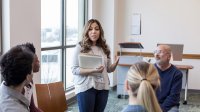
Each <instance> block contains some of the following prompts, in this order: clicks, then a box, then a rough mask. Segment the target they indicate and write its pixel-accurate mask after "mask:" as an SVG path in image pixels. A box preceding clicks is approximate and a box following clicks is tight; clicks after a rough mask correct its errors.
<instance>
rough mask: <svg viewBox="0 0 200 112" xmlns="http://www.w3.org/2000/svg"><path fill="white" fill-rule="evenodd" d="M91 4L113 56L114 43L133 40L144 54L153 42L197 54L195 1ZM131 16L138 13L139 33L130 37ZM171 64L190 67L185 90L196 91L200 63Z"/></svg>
mask: <svg viewBox="0 0 200 112" xmlns="http://www.w3.org/2000/svg"><path fill="white" fill-rule="evenodd" d="M91 1H93V4H92V5H93V7H92V11H91V10H90V12H91V13H92V15H93V16H92V17H96V18H97V19H99V20H100V21H101V23H102V24H103V27H104V31H105V36H106V39H107V40H108V41H109V42H111V45H112V46H114V47H113V49H112V50H113V53H115V52H116V51H117V50H119V47H118V45H117V43H118V42H124V41H133V40H136V41H139V42H141V43H142V44H143V46H144V50H143V51H144V52H152V51H153V50H154V49H155V47H156V45H157V43H171V44H173V43H174V44H184V54H200V50H199V48H200V44H199V42H200V38H199V37H200V33H199V29H200V21H199V20H200V13H199V10H200V6H199V4H200V1H199V0H161V1H158V0H91ZM133 13H140V14H141V22H142V23H141V25H142V26H141V28H142V30H141V31H142V34H141V35H139V36H133V35H131V17H132V14H133ZM112 33H113V34H112ZM112 41H114V42H112ZM173 63H176V64H177V63H178V64H189V65H193V66H194V69H192V70H190V71H189V89H198V90H199V89H200V86H198V84H199V80H198V79H200V75H199V74H198V73H200V69H199V63H200V60H194V59H184V60H183V61H182V62H173ZM114 80H115V79H114ZM114 82H115V81H114Z"/></svg>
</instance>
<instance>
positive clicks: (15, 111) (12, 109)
mask: <svg viewBox="0 0 200 112" xmlns="http://www.w3.org/2000/svg"><path fill="white" fill-rule="evenodd" d="M0 112H28V108H26V106H24V105H23V104H22V102H20V101H18V100H16V99H9V98H8V99H4V100H3V99H2V100H0Z"/></svg>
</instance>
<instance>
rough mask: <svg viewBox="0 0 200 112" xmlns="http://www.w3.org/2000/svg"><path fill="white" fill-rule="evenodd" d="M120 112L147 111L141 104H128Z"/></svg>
mask: <svg viewBox="0 0 200 112" xmlns="http://www.w3.org/2000/svg"><path fill="white" fill-rule="evenodd" d="M122 112H147V111H146V109H145V108H144V107H143V106H142V105H128V106H127V107H126V108H125V109H123V110H122Z"/></svg>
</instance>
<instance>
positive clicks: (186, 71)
mask: <svg viewBox="0 0 200 112" xmlns="http://www.w3.org/2000/svg"><path fill="white" fill-rule="evenodd" d="M118 66H124V67H125V66H127V67H130V66H131V64H118ZM175 66H176V67H177V68H178V69H179V70H181V71H182V72H184V71H185V75H186V78H185V98H184V101H183V104H187V92H188V74H189V69H193V66H191V65H175ZM183 75H184V73H183Z"/></svg>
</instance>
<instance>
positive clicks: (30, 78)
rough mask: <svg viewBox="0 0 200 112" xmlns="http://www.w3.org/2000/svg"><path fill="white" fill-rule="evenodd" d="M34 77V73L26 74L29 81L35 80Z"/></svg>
mask: <svg viewBox="0 0 200 112" xmlns="http://www.w3.org/2000/svg"><path fill="white" fill-rule="evenodd" d="M32 78H33V75H32V74H28V75H27V76H26V80H27V81H29V83H30V82H31V81H32V80H33V79H32Z"/></svg>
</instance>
